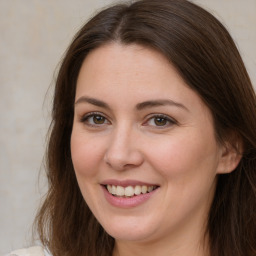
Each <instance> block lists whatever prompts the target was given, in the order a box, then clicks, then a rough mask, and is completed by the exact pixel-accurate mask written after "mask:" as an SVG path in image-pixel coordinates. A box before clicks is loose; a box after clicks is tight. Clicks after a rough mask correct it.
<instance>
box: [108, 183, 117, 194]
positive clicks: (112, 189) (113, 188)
mask: <svg viewBox="0 0 256 256" xmlns="http://www.w3.org/2000/svg"><path fill="white" fill-rule="evenodd" d="M111 191H112V192H110V191H109V192H110V193H111V194H112V195H116V186H114V185H113V186H112V187H111Z"/></svg>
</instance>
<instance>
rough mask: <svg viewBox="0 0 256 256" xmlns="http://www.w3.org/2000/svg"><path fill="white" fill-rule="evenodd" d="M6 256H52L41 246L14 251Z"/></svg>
mask: <svg viewBox="0 0 256 256" xmlns="http://www.w3.org/2000/svg"><path fill="white" fill-rule="evenodd" d="M5 256H51V255H50V254H49V253H48V251H47V250H45V249H43V248H42V247H41V246H34V247H30V248H25V249H20V250H15V251H12V252H11V253H9V254H7V255H5Z"/></svg>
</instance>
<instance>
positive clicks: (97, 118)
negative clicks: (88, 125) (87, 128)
mask: <svg viewBox="0 0 256 256" xmlns="http://www.w3.org/2000/svg"><path fill="white" fill-rule="evenodd" d="M92 118H93V123H95V124H104V123H105V121H106V118H105V117H103V116H100V115H94V116H93V117H92Z"/></svg>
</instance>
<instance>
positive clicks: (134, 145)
mask: <svg viewBox="0 0 256 256" xmlns="http://www.w3.org/2000/svg"><path fill="white" fill-rule="evenodd" d="M138 142H139V140H138V134H137V135H136V132H134V131H132V130H131V129H127V128H119V129H117V130H116V131H113V132H112V134H111V138H110V140H109V145H108V148H107V149H106V152H105V156H104V161H105V162H106V164H107V165H109V166H110V167H111V168H112V169H114V170H117V171H122V170H127V169H130V168H135V167H138V166H140V165H141V164H142V163H143V161H144V157H143V154H142V152H141V150H140V147H139V143H138Z"/></svg>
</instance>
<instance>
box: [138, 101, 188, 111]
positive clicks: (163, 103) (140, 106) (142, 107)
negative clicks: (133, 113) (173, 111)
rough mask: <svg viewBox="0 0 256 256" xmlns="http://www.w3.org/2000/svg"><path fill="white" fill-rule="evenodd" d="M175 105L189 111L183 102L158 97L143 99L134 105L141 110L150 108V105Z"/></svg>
mask: <svg viewBox="0 0 256 256" xmlns="http://www.w3.org/2000/svg"><path fill="white" fill-rule="evenodd" d="M166 105H169V106H175V107H178V108H183V109H184V110H186V111H189V110H188V108H187V107H185V106H184V105H183V104H181V103H179V102H176V101H173V100H169V99H159V100H149V101H145V102H142V103H139V104H137V105H136V109H138V110H142V109H145V108H152V107H158V106H166Z"/></svg>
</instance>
